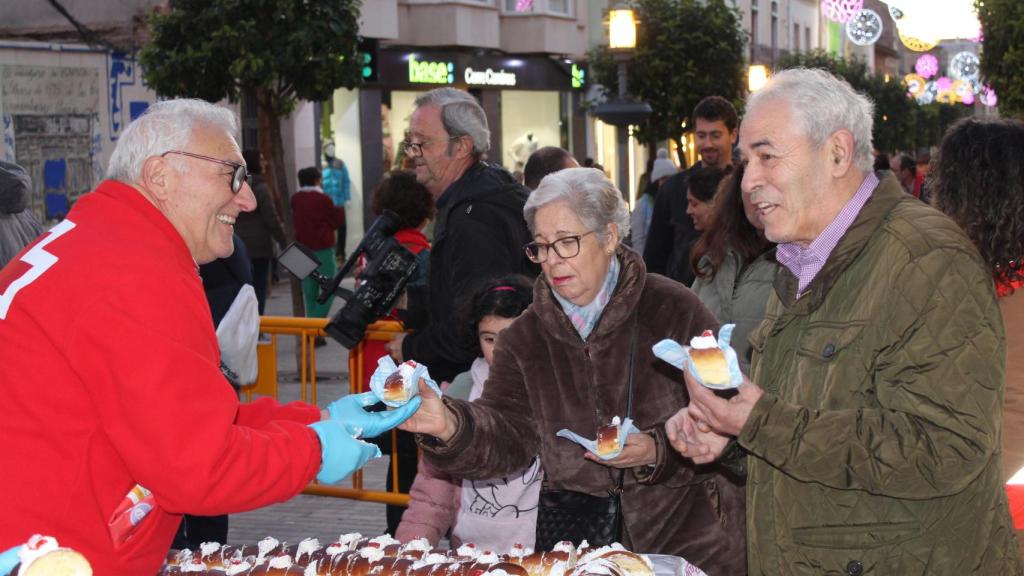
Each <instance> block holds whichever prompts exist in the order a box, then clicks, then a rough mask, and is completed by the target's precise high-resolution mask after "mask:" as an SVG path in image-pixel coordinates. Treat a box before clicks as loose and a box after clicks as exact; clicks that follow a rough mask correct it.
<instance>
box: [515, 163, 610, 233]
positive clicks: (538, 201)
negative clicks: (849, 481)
mask: <svg viewBox="0 0 1024 576" xmlns="http://www.w3.org/2000/svg"><path fill="white" fill-rule="evenodd" d="M560 201H561V202H567V203H568V204H569V208H571V209H572V211H573V212H575V213H576V216H577V217H578V218H579V219H580V221H581V222H583V225H584V226H585V227H586V228H587V230H592V231H594V232H595V233H597V235H598V237H599V238H601V241H603V242H606V241H607V240H608V232H607V229H608V225H609V224H615V225H616V226H617V227H618V229H619V242H622V239H623V238H625V237H626V236H628V235H629V205H628V204H626V201H625V200H623V199H622V192H619V189H618V188H616V187H615V184H613V183H612V181H611V180H609V179H608V177H607V176H605V175H604V172H601V171H600V170H597V169H595V168H564V169H562V170H559V171H558V172H552V173H551V174H548V175H547V176H545V177H544V179H543V180H541V181H540V185H539V186H537V189H536V190H534V191H533V192H532V193H531V194H530V197H529V198H527V199H526V205H525V206H523V217H524V218H526V225H527V226H528V227H529V228H530V232H531V233H533V232H534V230H535V228H534V217H535V216H536V215H537V210H539V209H540V208H541V207H542V206H545V205H547V204H551V203H553V202H560Z"/></svg>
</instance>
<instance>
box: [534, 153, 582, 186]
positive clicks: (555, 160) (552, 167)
mask: <svg viewBox="0 0 1024 576" xmlns="http://www.w3.org/2000/svg"><path fill="white" fill-rule="evenodd" d="M577 166H579V163H578V162H576V159H575V158H573V157H572V154H569V151H568V150H566V149H564V148H559V147H558V146H545V147H543V148H540V149H539V150H537V151H536V152H534V153H533V154H530V157H529V158H528V159H527V160H526V166H525V167H524V168H523V184H525V185H526V187H527V188H529V189H530V190H536V189H537V186H539V185H540V181H541V180H543V179H544V177H545V176H547V175H548V174H551V173H552V172H558V171H559V170H561V169H563V168H575V167H577Z"/></svg>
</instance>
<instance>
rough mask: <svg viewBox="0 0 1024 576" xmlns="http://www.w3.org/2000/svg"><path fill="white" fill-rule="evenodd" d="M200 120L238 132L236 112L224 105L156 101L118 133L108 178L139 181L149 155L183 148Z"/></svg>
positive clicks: (201, 102) (229, 131)
mask: <svg viewBox="0 0 1024 576" xmlns="http://www.w3.org/2000/svg"><path fill="white" fill-rule="evenodd" d="M199 123H202V124H209V125H212V126H214V127H217V128H222V129H224V130H225V131H226V132H227V133H228V134H230V135H231V136H232V137H234V136H235V134H237V133H238V120H237V119H236V118H235V113H234V112H232V111H231V110H228V109H227V108H222V107H220V106H216V105H214V104H210V103H209V102H207V101H205V100H197V99H191V98H182V99H178V100H164V101H162V102H157V103H156V104H153V105H152V106H150V107H149V110H147V111H146V112H145V114H143V115H142V116H140V117H138V118H136V119H135V120H134V121H132V123H131V124H129V125H128V126H127V127H126V128H125V129H124V132H122V133H121V137H120V138H118V140H117V146H115V147H114V153H113V154H111V156H110V164H109V165H107V178H111V179H114V180H120V181H122V182H134V181H136V180H138V178H139V177H140V176H141V174H142V166H143V164H145V163H146V160H147V159H148V158H152V157H153V156H160V155H161V154H165V153H167V152H169V151H171V150H181V149H183V148H185V147H186V146H187V145H188V143H189V140H190V139H191V137H192V129H193V127H194V126H195V125H196V124H199Z"/></svg>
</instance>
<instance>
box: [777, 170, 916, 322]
mask: <svg viewBox="0 0 1024 576" xmlns="http://www.w3.org/2000/svg"><path fill="white" fill-rule="evenodd" d="M878 180H879V183H878V187H876V188H875V190H874V192H872V193H871V198H869V199H868V201H867V203H866V204H864V207H863V208H862V209H861V211H860V213H859V214H858V215H857V218H856V219H854V221H853V224H851V225H850V228H849V230H847V231H846V234H844V235H843V237H842V239H841V240H839V244H838V245H836V247H835V249H834V250H832V253H831V254H830V255H829V257H828V260H827V261H826V262H825V266H824V267H823V268H822V269H821V271H820V272H818V275H817V276H815V277H814V280H811V283H810V284H809V285H808V286H807V289H806V290H805V291H804V294H803V296H801V297H800V298H799V299H798V298H797V297H796V289H797V277H796V276H794V275H793V273H792V272H790V271H789V269H788V268H786V267H785V266H780V271H779V273H778V275H776V276H775V293H776V294H778V296H779V300H781V301H782V304H783V305H784V306H785V307H786V309H787V312H789V313H791V314H799V315H804V314H810V313H811V312H814V311H815V310H816V309H817V308H818V307H819V306H821V304H822V302H824V301H825V297H826V296H827V295H828V292H829V290H830V289H831V288H832V285H833V284H834V283H835V281H836V279H837V278H839V276H840V275H842V273H843V271H845V270H846V269H847V268H848V267H849V266H850V264H852V263H853V261H854V260H856V259H857V257H858V256H859V255H860V253H861V251H863V249H864V246H865V245H866V244H867V242H868V239H870V238H871V236H872V235H873V234H874V233H875V231H876V230H878V229H879V228H880V227H881V226H882V224H883V223H884V222H885V220H886V218H887V216H888V214H889V212H891V211H892V209H893V208H894V207H895V206H896V204H898V203H899V202H900V201H902V200H906V198H907V194H906V192H904V191H903V187H902V186H900V182H899V180H897V179H896V176H895V175H894V174H893V173H892V172H890V171H888V170H886V171H883V172H879V173H878Z"/></svg>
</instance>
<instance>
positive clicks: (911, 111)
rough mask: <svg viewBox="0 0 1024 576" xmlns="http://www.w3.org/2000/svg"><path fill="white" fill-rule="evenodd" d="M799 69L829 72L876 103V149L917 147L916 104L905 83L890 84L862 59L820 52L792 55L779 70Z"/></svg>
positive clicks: (782, 61)
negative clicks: (915, 127) (915, 140)
mask: <svg viewBox="0 0 1024 576" xmlns="http://www.w3.org/2000/svg"><path fill="white" fill-rule="evenodd" d="M796 67H804V68H821V69H824V70H828V71H829V72H831V73H833V74H835V75H836V76H839V77H841V78H843V79H845V80H846V81H847V82H849V83H850V85H851V86H853V89H854V90H856V91H858V92H860V93H862V94H864V95H866V96H868V97H869V98H871V100H872V101H873V102H874V103H875V117H874V127H873V131H872V133H873V135H874V146H875V148H876V149H878V150H882V151H885V152H893V151H896V150H907V149H910V148H913V147H914V126H915V121H916V108H917V103H916V102H915V101H914V100H913V99H912V98H910V97H909V96H908V95H907V86H906V84H904V83H903V82H902V81H897V80H892V79H890V80H888V81H887V80H886V79H885V77H884V76H882V75H881V74H877V73H872V72H871V71H870V70H868V67H867V64H865V63H864V62H863V61H861V60H857V59H853V60H846V59H843V58H839V57H837V56H834V55H832V54H830V53H828V52H824V51H821V50H816V51H811V52H803V53H795V54H789V55H787V56H784V57H783V58H782V59H781V60H780V63H779V68H780V69H786V68H796Z"/></svg>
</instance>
